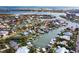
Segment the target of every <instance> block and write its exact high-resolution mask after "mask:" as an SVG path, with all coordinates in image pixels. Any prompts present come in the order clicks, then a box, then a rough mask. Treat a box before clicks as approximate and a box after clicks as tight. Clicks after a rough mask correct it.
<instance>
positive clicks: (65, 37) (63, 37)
mask: <svg viewBox="0 0 79 59" xmlns="http://www.w3.org/2000/svg"><path fill="white" fill-rule="evenodd" d="M59 37H60V38H62V39H65V40H68V41H69V40H70V36H66V35H64V36H59Z"/></svg>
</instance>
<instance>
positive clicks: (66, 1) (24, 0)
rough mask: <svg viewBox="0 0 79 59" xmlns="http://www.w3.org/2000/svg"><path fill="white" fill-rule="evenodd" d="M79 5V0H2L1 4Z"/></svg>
mask: <svg viewBox="0 0 79 59" xmlns="http://www.w3.org/2000/svg"><path fill="white" fill-rule="evenodd" d="M16 5H17V6H79V2H78V0H1V1H0V6H16Z"/></svg>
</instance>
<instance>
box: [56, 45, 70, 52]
mask: <svg viewBox="0 0 79 59" xmlns="http://www.w3.org/2000/svg"><path fill="white" fill-rule="evenodd" d="M56 53H69V50H67V49H66V48H65V47H60V46H58V48H57V49H56Z"/></svg>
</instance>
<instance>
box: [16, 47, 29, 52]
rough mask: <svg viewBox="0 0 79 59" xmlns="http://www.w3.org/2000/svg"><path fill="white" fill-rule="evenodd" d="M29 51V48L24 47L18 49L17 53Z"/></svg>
mask: <svg viewBox="0 0 79 59" xmlns="http://www.w3.org/2000/svg"><path fill="white" fill-rule="evenodd" d="M28 52H29V49H28V48H27V46H23V47H20V48H18V49H17V51H16V53H28Z"/></svg>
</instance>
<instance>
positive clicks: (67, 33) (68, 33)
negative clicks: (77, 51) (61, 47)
mask: <svg viewBox="0 0 79 59" xmlns="http://www.w3.org/2000/svg"><path fill="white" fill-rule="evenodd" d="M64 35H66V36H72V35H73V34H72V33H71V32H65V33H64Z"/></svg>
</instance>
